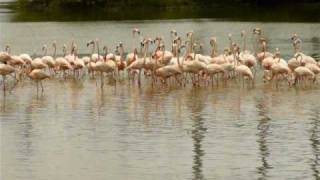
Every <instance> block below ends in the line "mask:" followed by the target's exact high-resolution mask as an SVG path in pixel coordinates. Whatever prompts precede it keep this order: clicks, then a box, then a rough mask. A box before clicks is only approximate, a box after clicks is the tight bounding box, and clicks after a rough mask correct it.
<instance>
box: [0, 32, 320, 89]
mask: <svg viewBox="0 0 320 180" xmlns="http://www.w3.org/2000/svg"><path fill="white" fill-rule="evenodd" d="M250 34H252V35H253V39H254V41H253V47H254V48H253V52H250V51H249V50H248V47H247V36H248V33H247V32H246V31H241V37H242V38H241V39H242V42H241V45H240V44H239V43H236V42H235V41H234V40H233V38H232V35H231V34H229V35H228V40H229V42H230V43H229V45H228V47H226V48H224V49H223V52H222V53H221V54H218V52H217V39H216V37H211V38H210V46H211V53H210V54H209V55H205V54H203V53H202V49H203V44H201V43H197V42H196V41H195V34H194V32H192V31H191V32H188V33H187V34H186V35H185V37H184V40H183V37H182V36H180V35H179V34H178V32H177V31H175V30H171V31H170V37H171V40H170V41H171V42H170V45H171V47H170V48H169V50H168V49H166V48H165V42H164V39H163V38H162V37H160V36H158V37H155V38H149V37H143V36H142V33H141V32H140V30H139V29H137V28H134V29H133V30H132V51H133V52H126V53H125V49H124V44H123V43H121V42H120V43H119V44H118V45H117V46H116V50H115V51H114V52H109V49H108V47H107V46H104V47H103V52H100V47H99V40H98V39H96V40H91V41H89V42H87V44H86V45H87V47H88V48H89V47H90V48H92V51H91V54H90V55H87V56H82V57H80V56H79V54H78V48H77V44H76V43H74V41H73V42H72V43H71V46H70V48H68V47H67V46H66V45H65V44H64V45H63V46H62V52H63V55H60V56H57V43H56V42H53V43H52V47H53V55H52V56H50V55H47V46H46V45H44V46H43V48H42V50H43V56H40V57H37V56H36V55H32V56H30V55H29V54H25V53H24V54H20V55H13V54H11V53H10V46H9V45H6V47H5V51H4V52H0V75H2V78H3V80H2V84H3V91H4V92H5V91H6V89H7V87H6V83H7V76H11V77H12V78H13V80H14V81H15V82H16V83H18V82H19V81H22V80H24V79H26V77H29V79H31V80H33V81H35V82H36V84H37V92H38V89H39V84H40V85H41V89H42V92H43V91H44V89H43V85H42V81H43V80H44V79H48V78H61V79H64V80H65V79H66V78H70V77H72V78H75V79H80V78H82V77H84V75H85V74H87V75H88V76H89V77H90V78H94V79H97V76H98V78H100V82H101V83H100V87H101V88H103V86H104V81H105V80H104V77H106V76H107V77H109V78H111V79H112V80H114V82H117V81H119V80H121V79H123V78H125V77H127V78H129V79H130V83H134V84H136V83H137V84H138V85H139V86H141V78H142V76H143V77H144V78H145V79H148V81H146V82H149V83H152V84H154V85H157V84H158V85H161V86H168V85H171V84H174V85H178V86H186V84H192V85H193V86H195V87H199V86H208V85H210V84H211V85H213V84H216V85H218V83H219V82H227V81H229V80H232V79H237V80H239V81H241V80H242V82H243V85H244V83H245V81H246V83H247V84H248V85H250V86H251V85H254V82H255V77H256V72H257V70H258V69H260V70H263V79H264V82H274V83H276V85H277V86H278V83H280V82H285V84H288V85H289V86H293V85H297V84H306V83H307V82H309V83H310V84H312V83H315V82H316V77H317V75H318V74H319V73H320V62H317V61H316V60H315V59H314V58H312V57H311V56H308V55H306V54H304V53H302V52H301V50H300V49H301V48H300V47H301V46H300V44H301V40H300V37H299V36H298V35H297V34H293V35H291V41H292V45H293V49H294V53H293V55H292V58H291V59H288V60H287V61H286V60H284V59H283V58H282V57H281V54H280V50H279V49H278V48H276V49H275V51H274V52H268V51H267V43H268V39H267V38H266V37H264V35H263V33H262V30H261V29H260V28H254V29H253V31H252V32H251V33H250ZM288 38H289V37H288ZM151 46H154V50H149V48H150V47H151ZM125 75H126V76H125ZM131 81H132V82H131Z"/></svg>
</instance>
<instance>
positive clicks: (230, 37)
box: [228, 33, 232, 41]
mask: <svg viewBox="0 0 320 180" xmlns="http://www.w3.org/2000/svg"><path fill="white" fill-rule="evenodd" d="M228 39H229V40H230V41H231V40H232V34H231V33H229V34H228Z"/></svg>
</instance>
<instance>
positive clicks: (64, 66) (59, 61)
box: [56, 44, 72, 79]
mask: <svg viewBox="0 0 320 180" xmlns="http://www.w3.org/2000/svg"><path fill="white" fill-rule="evenodd" d="M66 48H67V46H66V45H65V44H64V45H63V47H62V52H63V56H62V57H57V58H56V68H58V70H62V72H63V77H64V79H66V71H67V70H70V69H72V66H71V64H70V63H69V62H68V61H67V60H66V59H65V58H64V57H65V55H66Z"/></svg>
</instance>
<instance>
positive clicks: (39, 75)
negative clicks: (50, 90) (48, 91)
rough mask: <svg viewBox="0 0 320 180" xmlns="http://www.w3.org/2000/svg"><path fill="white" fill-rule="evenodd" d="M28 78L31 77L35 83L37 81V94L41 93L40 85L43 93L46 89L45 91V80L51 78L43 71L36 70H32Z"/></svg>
mask: <svg viewBox="0 0 320 180" xmlns="http://www.w3.org/2000/svg"><path fill="white" fill-rule="evenodd" d="M28 76H29V77H30V79H32V80H33V81H35V82H36V83H37V94H38V91H39V83H40V85H41V91H42V92H43V91H44V89H43V85H42V81H43V80H44V79H47V78H50V75H48V74H46V73H45V72H44V71H43V70H41V69H34V70H31V69H30V72H29V73H28Z"/></svg>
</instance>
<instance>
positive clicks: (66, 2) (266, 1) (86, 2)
mask: <svg viewBox="0 0 320 180" xmlns="http://www.w3.org/2000/svg"><path fill="white" fill-rule="evenodd" d="M318 1H319V0H18V6H19V7H20V8H22V9H30V8H31V9H32V8H33V9H38V10H43V11H46V10H55V9H65V8H68V9H70V8H71V9H77V8H102V9H108V8H127V7H154V8H181V7H190V6H193V7H210V6H230V5H243V6H266V5H267V6H268V5H269V6H272V5H292V4H297V3H303V4H306V3H308V4H309V3H316V2H318Z"/></svg>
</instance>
